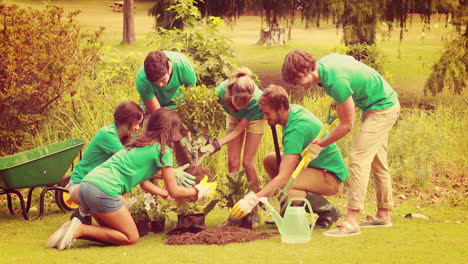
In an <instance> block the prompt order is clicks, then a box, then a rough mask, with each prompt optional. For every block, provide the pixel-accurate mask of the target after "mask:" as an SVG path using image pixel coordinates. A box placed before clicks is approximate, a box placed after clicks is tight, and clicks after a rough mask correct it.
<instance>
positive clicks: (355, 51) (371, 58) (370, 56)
mask: <svg viewBox="0 0 468 264" xmlns="http://www.w3.org/2000/svg"><path fill="white" fill-rule="evenodd" d="M332 50H333V52H337V53H341V54H346V55H349V56H352V57H354V58H355V59H356V60H358V61H360V62H362V63H364V64H366V65H368V66H370V67H372V68H373V69H375V70H376V71H378V72H379V73H380V74H381V75H382V76H383V77H384V78H385V79H386V80H387V81H390V80H391V75H390V73H389V72H387V71H386V70H385V64H386V63H387V58H386V57H385V55H384V54H383V52H382V51H381V50H380V49H379V48H378V47H377V45H367V44H354V45H347V46H343V45H340V46H337V47H333V48H332Z"/></svg>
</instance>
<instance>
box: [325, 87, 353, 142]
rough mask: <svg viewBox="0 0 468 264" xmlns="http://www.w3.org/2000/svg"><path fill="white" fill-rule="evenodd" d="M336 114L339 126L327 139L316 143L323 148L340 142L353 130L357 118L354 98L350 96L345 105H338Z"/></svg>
mask: <svg viewBox="0 0 468 264" xmlns="http://www.w3.org/2000/svg"><path fill="white" fill-rule="evenodd" d="M336 113H337V115H338V118H339V119H340V123H339V124H338V126H337V127H336V128H335V129H333V130H332V131H331V132H330V134H328V135H327V136H326V137H324V138H322V139H321V140H318V141H317V142H316V144H317V145H319V146H320V147H322V148H324V147H326V146H328V145H330V144H332V143H334V142H336V141H338V140H339V139H340V138H342V137H344V136H346V135H347V134H348V133H349V132H351V130H353V127H354V118H355V112H354V100H353V98H352V97H351V96H350V97H348V99H346V100H345V101H344V102H343V103H341V104H338V105H336Z"/></svg>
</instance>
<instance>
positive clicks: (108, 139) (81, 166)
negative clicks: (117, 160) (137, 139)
mask: <svg viewBox="0 0 468 264" xmlns="http://www.w3.org/2000/svg"><path fill="white" fill-rule="evenodd" d="M123 148H124V146H123V145H122V143H121V142H120V138H119V135H118V133H117V127H116V126H115V124H112V125H108V126H105V127H103V128H101V129H99V131H98V132H97V134H96V136H94V138H93V139H92V140H91V142H90V143H89V145H88V147H87V148H86V151H85V153H84V155H83V158H82V159H81V160H80V162H78V164H76V166H75V168H74V169H73V171H72V174H71V181H72V182H74V183H80V182H81V180H82V179H83V178H84V176H86V174H88V172H90V171H92V170H93V169H94V168H96V167H97V166H99V165H101V164H102V163H104V161H106V160H108V159H109V158H110V157H111V156H112V155H113V154H114V153H116V152H118V151H120V150H121V149H123Z"/></svg>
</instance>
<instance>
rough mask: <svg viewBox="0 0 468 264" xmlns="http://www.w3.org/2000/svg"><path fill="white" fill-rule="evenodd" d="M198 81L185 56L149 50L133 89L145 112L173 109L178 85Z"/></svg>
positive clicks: (171, 52)
mask: <svg viewBox="0 0 468 264" xmlns="http://www.w3.org/2000/svg"><path fill="white" fill-rule="evenodd" d="M196 82H197V77H196V75H195V70H194V69H193V66H192V64H191V63H190V61H189V60H188V59H187V57H185V55H184V54H182V53H179V52H174V51H160V50H156V51H152V52H150V53H149V54H148V55H147V56H146V59H145V62H144V65H143V67H141V68H140V70H139V71H138V75H137V77H136V89H137V91H138V93H139V94H140V98H141V100H142V107H143V108H144V109H146V113H152V112H154V111H155V110H156V109H159V108H161V107H168V108H172V109H174V108H175V104H174V101H173V99H174V98H175V97H176V96H177V95H178V93H179V90H180V87H181V86H192V85H195V84H196Z"/></svg>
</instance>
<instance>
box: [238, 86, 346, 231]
mask: <svg viewBox="0 0 468 264" xmlns="http://www.w3.org/2000/svg"><path fill="white" fill-rule="evenodd" d="M258 103H259V105H260V106H261V108H262V112H263V114H264V116H265V118H266V119H267V121H268V124H269V125H277V124H279V125H281V126H282V127H283V138H282V143H283V147H284V151H283V154H282V158H281V163H280V164H279V165H278V164H277V161H276V156H275V153H270V154H267V155H266V156H265V157H264V158H263V165H264V167H265V170H266V171H267V173H268V174H269V175H270V177H271V178H272V180H271V181H270V182H269V183H268V184H267V185H266V186H265V187H264V188H263V189H262V190H261V191H259V192H258V193H253V192H251V193H249V194H247V195H246V196H245V197H244V198H243V199H242V200H240V201H239V202H238V205H239V207H240V208H241V209H242V211H243V214H245V213H248V212H249V211H251V210H252V209H253V207H255V206H256V205H257V204H258V198H259V197H269V196H271V195H273V194H274V192H275V190H276V189H277V188H283V187H284V186H285V185H286V183H287V182H288V180H289V179H290V177H291V175H292V173H293V172H294V170H295V169H296V167H297V165H298V164H299V161H300V159H301V153H302V152H303V151H304V149H306V148H307V147H308V146H309V144H310V142H311V141H312V140H313V139H314V138H315V137H316V136H317V135H318V133H319V132H320V130H321V129H322V127H323V124H322V122H320V120H319V119H318V118H317V117H316V116H315V115H313V114H312V113H311V112H309V111H308V110H307V109H305V108H304V107H302V106H299V105H294V104H291V105H290V104H289V100H288V94H287V92H286V91H285V90H284V88H283V87H281V86H277V85H270V86H268V87H267V88H266V89H265V91H264V93H263V95H262V97H260V100H259V101H258ZM311 158H312V159H313V160H312V161H311V162H310V163H309V164H308V166H307V168H304V169H303V170H302V171H301V172H300V173H299V175H298V176H297V177H296V179H295V180H294V181H293V183H292V184H291V186H290V188H289V189H288V195H289V197H305V198H306V199H307V200H309V202H310V204H311V206H312V210H313V211H314V212H315V213H317V214H318V215H319V217H318V219H317V221H316V223H315V226H316V228H329V227H330V226H331V225H332V224H333V223H334V222H335V221H336V220H338V218H339V216H340V212H339V210H338V209H337V208H336V207H335V206H333V205H332V204H330V203H329V202H328V201H327V200H326V199H325V198H324V197H323V195H333V194H336V193H337V192H338V190H339V189H341V187H342V182H343V181H344V180H345V179H346V178H347V177H348V170H347V169H346V166H345V163H344V161H343V156H342V155H341V153H340V150H339V149H338V146H337V145H336V144H330V145H328V146H327V147H325V148H324V149H323V150H322V151H321V152H320V153H316V154H315V155H314V156H313V157H312V156H311ZM233 214H234V215H235V213H234V212H233ZM234 218H236V217H235V216H234Z"/></svg>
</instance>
